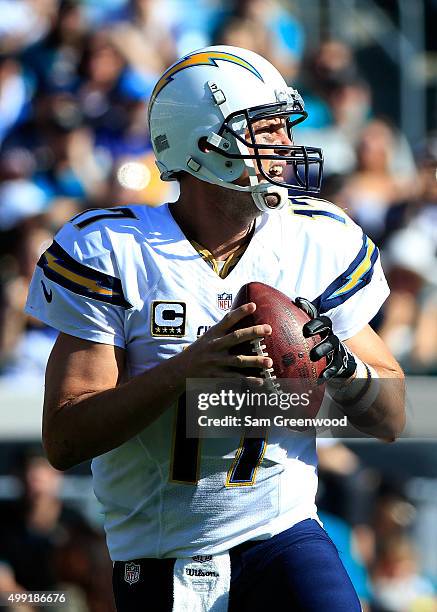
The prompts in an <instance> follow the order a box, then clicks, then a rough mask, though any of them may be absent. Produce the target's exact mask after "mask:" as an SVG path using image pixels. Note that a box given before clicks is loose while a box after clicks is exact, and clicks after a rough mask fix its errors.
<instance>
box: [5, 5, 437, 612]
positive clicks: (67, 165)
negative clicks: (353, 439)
mask: <svg viewBox="0 0 437 612" xmlns="http://www.w3.org/2000/svg"><path fill="white" fill-rule="evenodd" d="M0 15H1V16H2V19H1V21H0V383H1V384H9V385H17V384H23V385H30V384H31V383H35V384H37V385H41V380H42V377H43V372H44V368H45V364H46V361H47V357H48V354H49V352H50V350H51V347H52V346H53V342H54V340H55V338H56V331H55V330H53V329H51V328H49V327H47V326H44V325H41V324H40V323H39V322H38V321H36V320H33V319H31V318H29V317H28V316H26V315H24V313H23V306H24V302H25V299H26V294H27V287H28V284H29V281H30V278H31V275H32V272H33V268H34V266H35V263H36V261H37V259H38V257H39V255H40V254H41V253H42V252H43V251H44V250H45V248H46V247H47V246H48V245H49V244H50V242H51V240H52V237H53V235H54V233H55V232H56V231H57V230H58V229H59V228H60V226H61V225H62V224H63V223H64V222H65V221H67V220H68V219H69V218H71V217H72V216H73V215H75V214H77V213H78V212H80V211H82V210H84V209H87V208H96V207H111V206H114V205H120V204H130V203H141V204H144V205H150V206H156V205H159V204H160V203H162V202H165V201H171V200H174V199H175V198H176V197H177V187H175V185H174V184H172V183H170V184H169V183H163V182H161V181H160V180H159V175H158V173H157V170H156V168H155V165H154V161H153V153H152V150H151V144H150V140H149V135H148V131H147V125H146V103H147V100H148V97H149V96H150V94H151V91H152V88H153V85H154V83H155V81H156V80H157V78H158V76H159V75H160V73H161V72H162V71H163V70H164V69H165V68H166V67H167V66H168V65H169V64H171V63H172V62H173V61H174V60H175V59H176V58H177V57H180V56H181V55H183V54H184V53H186V52H188V51H192V50H193V49H196V48H200V47H202V46H204V45H206V44H211V43H217V44H229V45H236V46H242V47H246V48H249V49H252V50H254V51H256V52H258V53H260V54H262V55H263V56H265V57H266V58H267V59H269V60H270V61H271V62H272V63H273V64H274V65H276V66H277V68H278V69H279V70H280V71H281V72H282V73H283V74H284V76H285V77H286V79H287V81H288V82H289V83H290V84H291V85H293V86H297V87H298V89H299V91H300V92H301V93H302V95H303V97H304V100H305V102H306V108H307V110H308V112H309V119H308V120H307V121H306V122H305V123H304V124H303V125H302V126H299V127H298V128H297V129H296V132H295V140H296V141H297V142H298V143H300V144H307V145H313V146H321V147H322V148H323V150H324V155H325V179H324V183H323V191H322V194H321V196H320V197H322V198H325V199H327V200H330V201H333V202H334V203H336V204H337V205H339V206H341V207H343V208H344V209H345V210H346V211H347V212H348V214H349V215H350V216H351V217H352V218H353V219H355V220H356V221H357V222H358V223H360V225H361V226H362V227H363V228H364V230H365V231H366V232H367V233H368V234H369V235H370V236H371V238H372V239H373V240H374V241H375V242H376V243H377V244H378V246H379V247H380V249H381V252H382V257H383V263H384V268H385V270H386V274H387V276H388V280H389V284H390V286H391V295H390V297H389V299H388V300H387V302H386V304H385V306H384V308H383V311H382V312H381V313H379V315H378V316H377V317H376V318H375V320H374V321H373V322H372V324H373V325H374V327H375V328H376V329H378V332H379V333H380V334H381V335H382V337H383V338H384V340H385V341H386V342H387V344H388V345H389V347H390V348H391V350H392V351H393V353H394V354H395V356H396V357H397V358H398V360H399V361H400V362H401V365H402V366H403V367H404V369H405V370H406V372H407V373H409V374H423V375H430V374H437V265H436V264H437V181H436V171H437V133H435V132H434V133H433V132H432V130H431V129H430V131H429V134H428V136H427V138H425V139H424V141H423V142H417V143H416V142H415V143H411V142H408V140H407V138H406V136H405V135H404V134H402V133H401V132H400V130H399V128H398V127H397V126H396V125H395V123H394V118H393V117H389V116H379V115H378V113H377V109H375V108H374V103H373V100H372V89H371V87H370V85H369V83H368V82H367V81H366V79H365V78H364V76H363V74H362V73H361V70H360V67H359V62H358V61H357V58H356V55H355V53H354V50H353V48H352V47H351V46H350V45H348V44H346V43H345V42H344V41H341V40H333V39H330V38H327V39H326V40H325V39H324V40H322V41H321V42H320V44H318V45H316V46H314V45H312V44H311V37H310V36H309V33H308V32H307V31H306V30H305V28H304V26H303V25H302V23H301V22H300V21H299V18H298V15H295V14H294V13H293V12H292V11H290V10H289V8H288V5H287V2H280V1H279V0H239V1H237V0H234V1H233V0H228V1H227V2H225V1H221V2H220V1H218V0H184V1H182V0H100V1H99V2H97V1H96V0H0ZM254 32H256V36H254ZM382 86H383V84H382ZM320 456H321V465H322V469H321V473H322V483H325V485H326V486H325V487H323V486H322V487H321V493H320V501H321V507H322V508H324V509H325V513H326V514H324V520H325V522H326V525H328V526H329V525H330V526H331V529H332V533H333V534H335V535H336V537H337V538H338V541H341V542H342V543H343V545H344V546H343V551H344V554H345V556H346V557H347V559H346V557H345V562H347V563H349V564H350V567H349V570H350V572H351V575H352V574H353V575H354V576H355V580H356V584H358V585H360V586H359V588H360V589H361V593H360V595H361V597H362V599H363V601H365V602H368V604H369V605H370V604H371V605H372V608H371V609H372V610H375V611H376V610H378V612H404V611H405V612H407V611H408V612H410V611H413V610H418V611H419V610H422V611H426V610H434V609H436V608H435V607H431V606H434V604H435V601H434V600H433V593H434V584H433V580H436V579H437V575H436V576H425V575H423V574H421V570H420V564H419V558H418V557H417V555H416V552H415V550H414V544H413V540H412V539H411V538H410V528H411V525H412V524H413V522H414V507H413V506H412V505H411V503H410V502H409V501H408V499H407V496H406V494H405V490H404V489H403V488H402V487H401V488H400V489H399V490H396V491H394V490H391V491H389V490H387V489H386V488H385V485H384V482H383V480H381V477H380V475H379V476H378V475H377V474H376V475H375V473H372V472H371V471H369V470H368V469H366V467H365V466H363V465H362V464H361V462H360V460H359V458H358V457H357V456H356V455H355V454H354V453H353V452H352V451H351V450H350V449H348V448H347V447H346V446H343V445H340V444H333V445H328V444H326V445H321V447H320ZM17 478H18V479H19V481H20V482H21V483H22V493H21V496H19V497H18V499H17V501H16V502H15V503H16V507H14V508H13V509H12V508H11V507H9V506H7V504H6V506H5V507H0V516H3V514H2V513H3V512H9V516H12V515H13V516H14V518H15V521H14V523H13V525H12V527H11V528H10V529H9V528H8V530H7V533H5V534H4V533H2V532H0V591H1V590H3V589H4V587H5V585H15V586H16V588H17V589H35V588H39V589H49V588H53V585H54V584H57V585H59V584H64V583H68V584H70V587H71V588H73V587H74V586H75V587H76V588H77V595H76V601H77V603H76V604H75V605H76V607H75V608H74V609H75V610H76V609H77V610H82V609H84V610H86V609H90V610H92V611H94V610H96V611H97V610H110V609H111V607H110V606H111V605H112V604H111V603H110V602H109V601H108V596H107V593H106V595H105V589H104V588H103V589H102V588H101V585H102V584H103V582H104V580H106V579H107V578H108V576H109V573H108V572H109V570H108V562H109V560H108V559H107V558H106V557H105V552H104V547H103V549H102V536H101V534H100V532H98V530H97V531H94V530H93V529H92V528H91V527H90V526H89V525H88V524H87V522H86V521H85V519H84V518H83V517H81V516H80V515H79V514H80V513H79V514H78V513H72V512H71V510H69V509H68V508H64V507H63V505H62V502H61V501H60V498H59V496H58V492H59V487H60V475H59V474H57V473H56V472H55V471H53V470H52V469H51V468H50V467H49V466H48V464H47V463H46V462H45V460H44V459H43V458H42V457H39V456H35V457H26V458H25V460H23V463H22V470H21V472H20V474H17ZM337 490H338V491H339V492H340V493H339V496H338V495H335V494H334V495H332V493H331V495H328V494H327V491H337ZM339 499H340V500H342V503H341V504H338V503H337V504H335V503H333V501H335V500H337V502H338V500H339ZM336 506H337V507H336ZM11 512H12V514H11ZM4 524H8V525H9V526H10V525H11V521H10V519H9V520H8V521H3V520H2V521H0V526H1V525H4ZM333 537H334V536H333ZM334 539H335V538H334ZM21 548H25V549H26V551H27V550H29V551H31V552H29V553H26V558H25V559H24V558H23V555H22V554H21V555H20V554H17V551H18V550H20V549H21ZM29 559H34V562H33V563H32V564H31V565H32V567H30V564H29ZM32 568H33V569H32ZM35 568H37V569H38V572H39V573H35V571H36V570H35ZM91 575H92V576H93V578H92V579H91ZM87 580H88V582H87ZM99 581H100V582H99ZM38 585H39V586H38ZM107 588H109V587H107ZM357 588H358V587H357ZM99 592H101V593H102V595H101V597H99V596H98V593H99ZM400 593H402V597H400ZM433 601H434V603H432V602H433ZM415 602H418V603H415ZM81 606H82V607H81ZM87 606H88V607H87ZM72 609H73V608H72ZM368 609H370V608H368Z"/></svg>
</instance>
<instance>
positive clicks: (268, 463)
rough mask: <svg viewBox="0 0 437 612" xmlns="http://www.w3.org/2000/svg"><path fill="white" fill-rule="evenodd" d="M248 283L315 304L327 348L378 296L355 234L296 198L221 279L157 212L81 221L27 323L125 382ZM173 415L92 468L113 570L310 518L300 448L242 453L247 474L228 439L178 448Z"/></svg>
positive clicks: (378, 277)
mask: <svg viewBox="0 0 437 612" xmlns="http://www.w3.org/2000/svg"><path fill="white" fill-rule="evenodd" d="M251 281H259V282H263V283H266V284H269V285H272V286H273V287H276V288H277V289H279V290H281V291H282V292H283V293H285V294H286V295H288V296H289V297H290V298H295V297H297V296H301V297H305V298H307V299H309V300H312V301H314V302H315V303H316V304H317V306H318V307H319V309H320V311H321V312H323V313H326V314H327V315H328V316H330V317H331V318H332V321H333V328H334V332H335V333H336V334H337V335H338V336H339V337H340V339H347V338H350V337H351V336H353V335H354V334H356V333H357V332H358V331H359V330H361V329H362V328H363V327H364V326H365V325H366V324H367V323H368V321H369V320H370V319H372V317H373V316H374V315H375V314H376V313H377V311H378V310H379V308H380V306H381V304H382V303H383V301H384V300H385V299H386V297H387V295H388V287H387V283H386V281H385V278H384V275H383V272H382V269H381V265H380V261H379V255H378V249H377V248H376V247H375V245H374V244H373V242H372V241H371V240H370V239H369V238H368V237H367V236H365V235H364V234H363V232H362V230H361V229H360V228H359V227H358V226H357V225H355V224H354V223H353V222H352V221H351V220H350V219H349V218H348V217H347V215H346V214H345V213H344V212H343V211H342V210H341V209H339V208H337V207H336V206H334V205H333V204H330V203H328V202H325V201H324V200H318V199H315V198H306V197H298V198H293V199H292V200H290V206H289V207H288V208H286V209H284V210H282V211H280V212H276V213H274V214H271V215H263V216H261V217H260V218H258V219H257V222H256V228H255V231H254V234H253V237H252V239H251V241H250V243H249V245H248V247H247V249H246V251H245V252H244V254H243V256H242V257H241V259H240V260H239V262H238V263H237V265H236V266H235V267H234V268H233V269H232V270H231V272H230V273H229V274H228V276H227V277H226V278H221V277H220V276H218V275H217V274H216V272H214V270H212V269H211V267H210V266H209V265H208V264H207V262H206V261H204V259H203V258H202V256H201V255H200V254H199V252H198V251H197V250H196V249H195V248H194V247H193V245H192V244H191V243H190V242H189V240H187V238H186V237H185V236H184V234H183V233H182V231H181V229H180V228H179V226H178V225H177V224H176V222H175V221H174V219H173V217H172V215H171V213H170V211H169V207H168V205H163V206H161V207H159V208H148V207H146V206H130V207H120V208H111V209H107V210H102V209H98V210H89V211H86V212H84V213H82V214H80V215H78V216H76V217H75V218H73V219H72V220H71V221H70V222H69V223H67V224H66V225H65V226H64V227H63V228H62V229H61V230H60V231H59V232H58V234H57V235H56V236H55V239H54V241H53V244H52V245H51V246H50V247H49V248H48V249H47V251H46V252H45V253H44V254H43V255H42V256H41V258H40V260H39V262H38V265H37V268H36V271H35V274H34V277H33V280H32V284H31V287H30V292H29V297H28V302H27V306H26V311H27V313H29V314H31V315H33V316H35V317H37V318H39V319H41V320H42V321H44V322H45V323H47V324H48V325H51V326H53V327H55V328H57V329H59V330H61V331H63V332H65V333H67V334H71V335H73V336H78V337H79V338H84V339H86V340H91V341H93V342H101V343H105V344H113V345H116V346H119V347H123V348H124V349H125V350H126V353H127V370H128V371H127V373H128V376H129V377H132V376H135V375H137V374H139V373H141V372H143V371H144V370H146V369H148V368H153V367H154V366H155V365H156V364H158V363H160V362H161V361H162V360H164V359H168V358H170V357H172V356H173V355H175V354H177V353H178V352H179V351H181V350H182V349H183V348H184V346H186V345H187V344H189V343H191V342H193V341H195V340H196V338H198V337H199V336H200V335H201V334H202V333H204V332H205V331H206V330H207V329H208V328H209V326H211V325H214V324H215V323H217V322H218V321H219V320H220V319H221V318H222V317H223V316H224V315H225V313H226V311H227V310H228V309H229V308H230V307H231V303H232V299H233V297H235V295H236V294H237V292H238V290H239V289H240V287H241V286H242V285H244V284H245V283H248V282H251ZM179 404H180V402H179ZM182 408H183V406H181V405H179V407H178V406H171V407H169V409H168V410H167V411H166V412H165V413H164V414H163V415H162V416H161V417H160V418H159V419H157V420H156V421H155V422H154V423H153V424H152V425H150V426H149V427H148V428H146V429H145V430H143V431H141V432H140V433H139V434H138V435H136V436H135V437H134V438H132V439H131V440H128V441H127V442H125V443H124V444H122V445H121V446H120V447H118V448H115V449H114V450H112V451H110V452H108V453H105V454H103V455H101V456H99V457H96V458H95V459H94V460H93V462H92V471H93V478H94V490H95V493H96V495H97V497H98V499H99V500H100V502H101V504H102V506H103V512H104V515H105V530H106V533H107V541H108V547H109V550H110V554H111V557H112V559H113V560H121V561H125V560H130V559H135V558H141V557H189V556H192V555H195V554H200V553H202V554H217V553H221V552H223V551H225V550H228V549H229V548H231V547H233V546H236V545H237V544H240V543H241V542H243V541H246V540H250V539H262V538H267V537H270V536H271V535H274V534H276V533H279V532H280V531H283V530H284V529H287V528H288V527H290V526H292V525H293V524H295V523H297V522H298V521H301V520H303V519H306V518H310V517H311V518H317V514H316V507H315V503H314V499H315V494H316V489H317V475H316V451H315V441H314V438H313V437H312V436H309V435H308V433H305V434H301V433H291V432H289V431H287V430H286V429H285V428H281V429H283V430H284V433H277V434H276V435H275V436H273V437H269V440H268V442H267V444H265V443H261V446H260V447H259V449H258V450H257V449H256V448H255V450H254V447H252V452H251V453H248V455H246V458H247V456H249V455H250V457H252V460H251V461H252V462H253V461H254V462H255V465H247V461H246V464H244V461H243V460H242V456H244V453H239V452H238V450H239V446H240V440H239V439H237V438H235V439H205V440H202V441H201V442H200V443H199V442H198V441H196V440H194V441H193V440H191V441H190V440H185V436H184V432H183V430H181V422H182V421H181V420H180V419H181V414H183V411H182ZM144 409H145V410H147V406H145V407H144ZM181 433H182V436H181ZM249 444H253V445H255V446H256V444H257V441H251V442H250V443H249ZM253 457H255V459H253ZM243 459H244V457H243Z"/></svg>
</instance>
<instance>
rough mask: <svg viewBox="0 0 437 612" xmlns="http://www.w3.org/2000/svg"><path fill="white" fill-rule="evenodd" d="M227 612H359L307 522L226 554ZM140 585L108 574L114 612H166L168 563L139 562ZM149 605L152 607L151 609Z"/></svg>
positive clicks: (319, 534)
mask: <svg viewBox="0 0 437 612" xmlns="http://www.w3.org/2000/svg"><path fill="white" fill-rule="evenodd" d="M229 552H230V555H231V590H230V601H229V612H266V610H268V611H269V612H360V611H361V606H360V602H359V600H358V597H357V594H356V592H355V589H354V587H353V586H352V583H351V581H350V579H349V576H348V575H347V573H346V570H345V569H344V566H343V564H342V562H341V560H340V558H339V556H338V552H337V549H336V547H335V545H334V544H333V542H332V540H331V538H330V537H329V536H328V534H327V533H326V532H325V530H324V529H322V527H320V525H319V524H318V522H317V521H315V520H312V519H307V520H305V521H302V522H300V523H298V524H297V525H294V526H293V527H291V528H290V529H287V530H286V531H283V532H282V533H280V534H278V535H276V536H274V537H273V538H270V539H269V540H262V541H259V542H246V543H244V544H241V545H240V546H236V547H235V548H233V549H231V550H230V551H229ZM135 563H138V564H140V565H141V570H140V579H139V580H138V582H136V583H135V584H128V583H127V582H126V581H125V580H124V566H125V563H124V562H122V561H116V562H115V564H114V572H113V587H114V597H115V601H116V605H117V610H118V612H137V611H138V612H139V611H147V610H150V611H152V610H153V612H171V611H172V609H173V597H172V591H173V565H174V560H173V559H140V560H138V559H137V560H135ZM152 602H153V603H152Z"/></svg>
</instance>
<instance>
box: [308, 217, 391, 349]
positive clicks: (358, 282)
mask: <svg viewBox="0 0 437 612" xmlns="http://www.w3.org/2000/svg"><path fill="white" fill-rule="evenodd" d="M335 248H337V249H338V250H340V256H339V257H338V269H337V275H336V276H335V278H334V279H333V280H332V281H331V282H330V283H329V284H328V285H327V287H326V288H325V289H324V290H323V291H322V293H320V294H319V295H318V296H317V298H316V299H315V300H314V303H315V305H316V306H317V307H318V309H319V312H320V314H326V315H327V316H328V317H330V318H331V320H332V323H333V330H334V332H335V333H336V335H337V336H338V337H339V338H340V340H347V339H348V338H351V337H352V336H354V335H355V334H356V333H358V332H359V331H360V330H361V329H362V328H363V327H364V326H365V325H366V324H367V323H369V321H371V319H373V317H374V316H375V315H376V314H377V313H378V311H379V309H380V308H381V306H382V304H383V303H384V302H385V300H386V299H387V297H388V295H389V293H390V291H389V288H388V284H387V281H386V279H385V276H384V272H383V270H382V266H381V258H380V255H379V250H378V248H377V246H376V245H375V244H374V242H373V241H372V240H371V239H370V238H369V237H368V236H366V234H364V233H363V231H362V230H361V228H359V227H358V226H357V225H356V224H354V223H353V222H351V221H349V223H348V229H347V233H346V234H343V235H342V240H341V242H339V244H338V245H337V246H336V247H335Z"/></svg>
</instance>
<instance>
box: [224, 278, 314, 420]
mask: <svg viewBox="0 0 437 612" xmlns="http://www.w3.org/2000/svg"><path fill="white" fill-rule="evenodd" d="M248 302H254V303H255V304H256V310H255V312H254V313H252V314H251V315H249V316H247V317H245V318H244V319H242V320H241V321H240V322H239V324H238V328H240V329H241V328H244V327H251V326H252V325H260V324H266V323H267V324H269V325H270V326H271V328H272V334H271V335H270V336H266V337H265V338H264V340H261V341H253V342H251V343H247V344H246V343H244V344H240V345H238V346H236V347H235V351H233V352H235V353H237V354H259V355H261V354H264V355H266V356H268V357H270V358H271V359H272V361H273V367H272V368H270V369H269V370H263V376H264V377H265V378H266V380H268V381H270V388H271V389H272V390H273V389H274V388H276V389H277V390H278V391H281V390H290V384H291V387H292V388H293V390H297V389H298V388H299V389H300V391H301V392H302V391H303V390H305V389H307V390H308V386H309V387H310V388H311V389H312V395H313V401H312V402H311V407H310V409H307V410H306V414H307V415H309V416H314V415H315V414H317V412H318V410H319V408H320V404H321V401H322V398H323V385H318V384H317V379H318V376H319V374H320V373H321V372H322V370H323V369H324V368H325V367H326V358H322V359H320V360H319V361H316V362H313V361H311V359H310V356H309V353H310V350H311V349H312V347H313V346H315V345H316V344H318V343H319V342H320V340H321V338H320V336H312V337H310V338H305V337H304V335H303V333H302V327H303V325H304V324H305V323H306V322H307V321H309V320H310V317H309V316H308V315H307V314H306V312H304V311H303V310H301V309H300V308H299V307H298V306H296V304H295V303H294V302H293V301H292V300H291V299H290V298H289V297H287V296H286V295H285V294H284V293H282V292H281V291H278V290H277V289H275V288H274V287H270V286H269V285H265V284H264V283H257V282H254V283H247V284H246V285H243V287H241V289H240V291H239V292H238V294H237V296H236V297H235V299H234V301H233V304H232V309H235V308H237V307H238V306H242V305H243V304H247V303H248ZM246 372H247V371H246ZM253 373H254V372H251V373H250V374H253ZM256 375H259V371H258V372H257V373H256ZM277 379H288V381H291V380H293V381H294V382H293V383H290V382H289V383H287V384H288V388H287V389H285V387H284V385H281V381H280V380H277ZM299 381H300V383H301V386H299V384H300V383H299ZM284 384H285V381H284Z"/></svg>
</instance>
